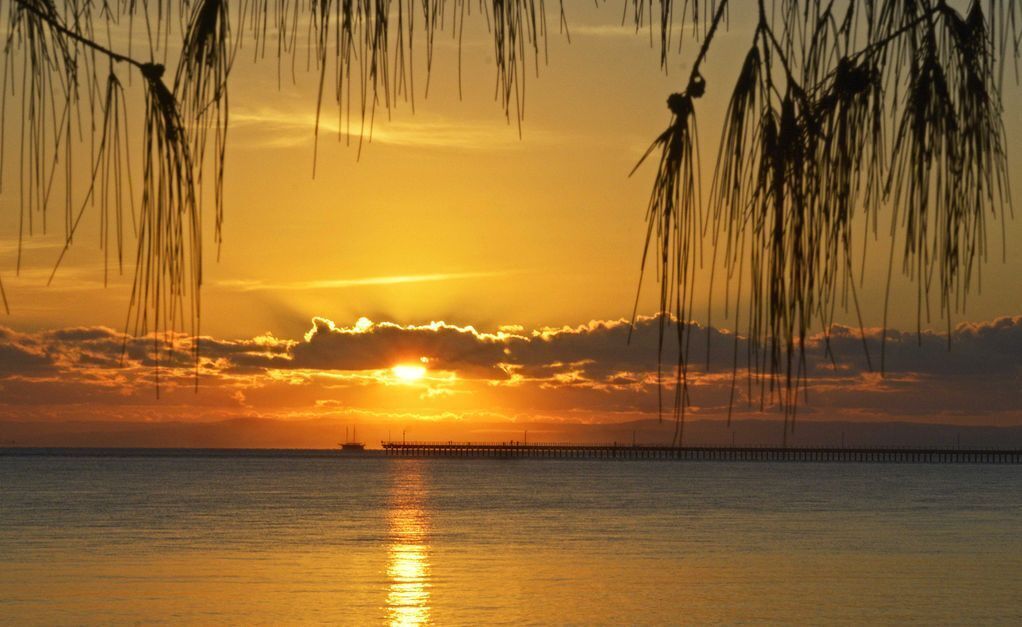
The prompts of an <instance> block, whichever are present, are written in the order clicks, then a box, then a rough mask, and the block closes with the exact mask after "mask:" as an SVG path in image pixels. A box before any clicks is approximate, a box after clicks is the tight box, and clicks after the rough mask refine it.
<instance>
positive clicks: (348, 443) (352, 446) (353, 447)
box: [341, 427, 366, 453]
mask: <svg viewBox="0 0 1022 627" xmlns="http://www.w3.org/2000/svg"><path fill="white" fill-rule="evenodd" d="M365 450H366V443H365V442H359V441H358V435H357V434H356V431H355V428H354V427H352V429H351V438H350V439H349V438H348V428H347V427H345V428H344V442H341V452H342V453H362V452H364V451H365Z"/></svg>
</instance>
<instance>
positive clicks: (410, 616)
mask: <svg viewBox="0 0 1022 627" xmlns="http://www.w3.org/2000/svg"><path fill="white" fill-rule="evenodd" d="M425 490H426V486H425V483H424V481H423V477H422V469H421V467H420V465H419V464H418V463H416V462H415V461H409V462H408V463H402V464H400V467H399V468H398V469H397V474H396V476H395V477H394V480H393V482H392V484H391V494H390V509H389V511H388V514H387V516H388V520H389V526H390V548H389V551H388V558H387V582H388V592H387V615H388V618H389V620H390V624H391V625H394V626H397V625H423V624H426V623H428V622H429V620H430V615H429V610H430V608H429V589H430V562H429V517H428V514H427V513H426V510H425V508H424V507H423V504H424V502H425V500H426V494H425Z"/></svg>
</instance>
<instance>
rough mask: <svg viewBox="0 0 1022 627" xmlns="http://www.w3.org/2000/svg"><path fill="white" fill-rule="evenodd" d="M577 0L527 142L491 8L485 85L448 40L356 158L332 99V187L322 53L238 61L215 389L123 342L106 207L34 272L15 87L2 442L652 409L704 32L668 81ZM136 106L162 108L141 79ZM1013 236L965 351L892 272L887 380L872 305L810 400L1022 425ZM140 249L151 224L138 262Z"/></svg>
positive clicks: (1018, 223) (819, 372)
mask: <svg viewBox="0 0 1022 627" xmlns="http://www.w3.org/2000/svg"><path fill="white" fill-rule="evenodd" d="M566 10H567V20H568V24H569V26H570V35H571V37H570V39H571V41H570V43H569V42H568V40H567V38H566V37H565V36H564V35H563V34H557V32H556V24H557V19H556V14H555V12H554V11H552V10H551V12H552V14H551V15H550V16H549V17H548V23H549V27H550V29H551V34H550V37H549V41H548V44H549V50H548V54H549V60H548V62H547V63H545V64H544V63H543V62H542V60H541V62H540V69H539V76H538V77H537V76H535V75H534V74H533V75H529V76H528V77H527V79H526V101H525V115H524V120H523V122H522V125H521V135H519V128H518V125H517V123H516V121H515V120H514V117H513V116H512V118H511V120H510V121H508V119H506V118H505V116H504V113H503V111H502V110H501V107H500V105H499V104H498V103H495V102H494V100H493V77H494V61H493V53H492V40H491V38H490V36H489V35H488V34H487V33H486V31H485V24H484V22H482V21H481V20H478V19H473V20H470V21H469V22H468V23H467V26H466V31H465V34H464V41H463V43H462V54H463V64H464V65H463V76H462V87H463V89H462V96H461V98H460V99H459V96H458V75H457V71H456V68H457V63H458V61H457V51H458V48H457V43H456V42H455V41H453V40H451V39H450V37H449V35H443V36H438V41H437V44H436V54H435V58H434V61H433V73H432V76H431V77H430V88H429V96H428V98H426V97H425V94H424V88H425V77H426V72H425V59H424V55H422V54H420V55H418V56H417V57H416V71H417V74H416V95H415V105H414V112H413V110H412V106H411V103H410V102H404V101H400V102H398V104H397V106H396V107H394V108H393V109H392V110H391V111H390V112H389V114H388V112H387V111H386V109H384V108H382V107H381V108H380V109H378V110H377V114H376V119H375V123H374V127H373V131H372V139H371V142H369V143H367V144H366V145H364V146H363V147H362V150H361V155H360V156H359V154H358V149H357V144H358V138H357V137H354V138H352V139H351V141H350V142H347V143H346V142H344V141H341V142H338V141H336V138H337V130H338V123H337V111H336V108H335V107H334V106H332V103H330V102H329V101H328V103H327V104H325V105H324V114H323V119H322V122H321V130H320V132H321V137H320V143H319V151H318V163H317V172H316V176H315V178H313V177H312V164H313V128H314V121H315V110H316V104H315V93H316V77H315V76H314V75H313V74H310V73H306V72H304V71H302V69H301V68H302V67H303V63H304V60H303V61H301V62H299V63H298V64H297V65H298V67H299V70H298V71H297V74H296V83H295V84H294V85H291V84H289V81H290V77H289V76H287V75H285V77H284V85H283V87H282V88H281V89H278V86H277V82H278V79H277V68H276V60H275V59H265V60H262V61H260V62H258V63H253V62H252V54H253V51H252V50H251V47H249V48H246V47H244V46H245V45H248V43H249V42H246V43H245V44H244V45H243V47H242V49H241V52H240V53H239V56H238V60H237V61H236V64H235V67H234V70H233V74H232V79H231V81H232V82H231V90H232V91H231V96H230V106H231V114H230V115H231V127H230V137H229V142H230V143H229V146H228V151H227V173H226V183H225V186H226V189H225V196H226V219H225V224H224V242H223V247H222V251H221V254H220V259H219V261H216V252H217V251H216V245H215V243H214V241H213V237H212V233H213V224H212V220H207V223H206V224H205V228H206V234H207V237H206V238H205V247H206V248H205V255H206V262H205V268H204V287H203V291H202V299H203V302H202V316H203V318H202V333H203V335H204V336H206V337H205V339H204V340H203V341H202V344H201V355H202V358H201V364H200V368H199V373H198V390H197V391H196V390H195V371H194V368H193V366H192V364H191V362H190V361H189V357H188V353H187V351H188V348H189V346H190V340H189V339H188V338H184V337H182V338H180V341H179V347H180V348H181V349H182V350H181V352H180V353H179V356H178V358H177V359H176V360H172V361H171V362H169V363H164V364H163V365H162V366H161V369H160V370H159V371H157V370H156V369H155V368H154V367H153V364H152V363H151V360H150V359H149V358H148V350H149V347H150V346H151V340H147V339H145V338H124V337H123V336H122V330H123V329H124V321H125V315H126V312H127V307H128V298H129V294H130V288H131V275H132V268H131V266H130V265H126V266H125V269H124V273H123V275H120V276H118V275H116V273H115V272H112V273H111V278H110V280H109V284H108V285H107V286H106V287H104V264H103V254H102V252H101V251H100V250H99V249H98V220H99V218H98V214H96V213H91V214H90V213H87V214H86V217H85V218H84V221H83V225H82V227H81V231H80V234H79V236H78V238H77V240H76V242H75V245H74V246H73V247H72V248H71V249H70V251H69V253H68V256H67V257H66V258H65V260H64V261H63V263H62V266H61V268H60V270H59V271H58V273H57V275H56V278H55V280H54V282H53V285H51V286H49V287H47V285H46V282H47V278H48V277H49V274H50V272H51V270H52V268H53V264H54V263H55V261H56V259H57V257H58V255H59V254H60V251H61V248H62V246H63V235H64V232H63V217H62V214H61V211H62V202H60V203H57V206H56V207H55V208H53V209H51V211H52V215H51V216H49V220H50V224H49V226H48V229H47V230H48V232H47V234H45V235H44V234H42V233H41V230H39V229H38V227H39V225H40V224H41V222H40V223H37V224H36V227H37V232H36V233H35V234H34V235H33V236H31V237H28V238H26V239H25V240H24V244H23V246H24V249H23V257H22V263H21V268H20V273H17V274H16V272H15V265H16V255H17V250H18V233H19V196H18V177H17V170H16V169H15V168H14V167H12V166H11V165H10V164H12V163H17V157H18V150H19V135H18V133H17V132H16V131H17V130H18V122H17V121H18V119H19V115H18V111H17V108H18V107H17V103H18V100H19V99H18V98H12V99H10V102H12V103H14V105H12V106H14V110H13V112H11V111H9V112H8V114H7V115H8V120H7V129H8V132H7V134H6V135H5V140H4V141H5V145H4V146H3V149H4V152H5V154H6V158H7V165H6V166H5V171H4V174H3V176H4V180H3V184H4V185H3V193H2V194H0V277H2V278H3V281H4V286H5V288H6V293H7V298H8V300H9V303H10V309H11V312H10V315H6V316H3V317H0V444H2V443H3V441H5V440H12V439H14V437H13V436H7V437H5V432H4V422H5V421H6V422H11V423H13V422H17V423H33V424H38V425H51V426H52V425H54V424H58V423H67V422H92V421H104V422H124V423H139V422H155V421H182V422H189V421H195V422H211V421H219V420H228V419H235V418H272V419H279V420H284V421H300V420H328V421H333V423H335V424H336V426H337V429H338V433H340V432H341V431H343V428H344V426H345V425H352V424H358V425H361V427H360V428H362V429H364V430H365V431H366V432H369V433H373V434H382V433H383V432H384V431H385V430H386V431H393V432H394V433H396V432H398V431H401V430H404V429H407V430H409V432H410V433H411V434H414V433H415V429H416V425H417V424H420V423H422V422H424V421H425V422H430V423H433V424H435V423H436V422H437V421H440V422H441V423H443V424H444V425H445V427H444V428H445V429H447V430H448V431H449V432H450V437H452V438H472V439H478V437H476V436H477V435H478V434H475V433H474V432H473V425H474V424H487V425H491V424H494V423H497V424H499V423H504V422H506V423H509V424H513V423H531V422H553V423H558V422H563V423H576V422H578V423H605V422H625V421H634V420H644V419H651V418H656V417H657V388H656V370H657V353H656V340H657V324H656V319H655V318H654V317H653V316H654V315H655V313H656V308H657V302H656V290H655V288H654V284H653V283H652V281H651V277H649V276H648V277H647V283H646V285H645V289H644V292H643V295H642V298H641V300H640V306H639V312H640V314H642V316H641V317H640V319H639V321H638V325H637V328H636V331H635V334H634V336H633V338H632V341H631V343H628V342H627V334H628V325H627V319H628V318H629V317H630V315H631V310H632V304H633V299H634V297H635V290H636V287H637V284H638V278H639V261H640V256H641V252H642V245H643V238H644V236H645V225H644V221H643V220H644V214H645V209H646V204H647V199H648V195H649V191H650V187H651V184H652V177H653V174H654V169H653V167H652V166H648V165H647V166H646V167H644V168H641V169H640V170H639V171H638V172H637V173H636V174H635V175H633V176H632V177H629V176H628V173H629V172H630V171H631V169H632V167H633V166H634V165H635V163H636V162H637V161H638V159H639V157H640V156H641V155H642V153H643V152H644V151H645V149H646V147H647V146H648V144H649V142H650V141H651V140H652V139H653V138H654V137H655V136H656V135H657V134H658V133H659V132H660V131H661V130H663V128H664V126H665V125H666V124H667V122H668V120H669V114H668V111H667V110H666V108H665V106H664V101H665V98H666V96H667V95H668V94H670V93H671V92H672V91H677V90H679V89H680V88H681V87H682V85H681V82H682V81H683V80H684V79H683V78H682V77H687V67H688V66H687V63H688V62H689V61H690V60H691V58H692V55H693V54H694V47H693V46H692V40H691V39H689V38H686V39H685V42H684V45H683V47H682V50H681V52H674V53H672V54H671V55H670V56H669V67H668V72H667V73H666V74H665V72H664V71H663V69H661V68H660V66H659V54H660V53H659V50H658V49H657V47H656V46H655V45H651V44H650V39H649V35H648V33H646V32H643V33H640V34H636V33H635V30H634V27H633V26H632V25H630V24H626V25H624V26H622V24H621V12H620V7H619V6H617V5H609V6H608V5H603V6H597V7H594V6H593V4H592V3H571V6H569V7H566ZM731 17H732V19H731V21H730V24H729V25H728V31H727V32H726V33H723V34H722V35H720V36H719V38H718V39H717V40H716V41H715V42H714V46H713V48H712V50H711V53H710V56H709V58H708V61H707V64H706V66H705V69H704V74H705V76H706V78H707V83H708V89H707V94H706V97H705V98H703V99H702V101H700V102H699V104H698V107H697V109H696V112H697V113H696V115H697V119H698V123H699V129H700V142H701V143H700V146H701V155H702V173H703V176H704V178H705V180H706V181H707V183H706V185H705V187H706V188H707V189H708V186H709V185H708V181H709V177H710V176H711V174H712V170H713V164H714V156H715V151H716V147H717V143H718V141H719V136H720V121H721V115H722V112H723V111H724V109H725V107H726V105H727V98H728V96H729V95H730V91H731V87H732V85H733V84H734V81H735V77H736V73H737V70H738V67H739V65H740V62H741V59H742V58H743V56H744V54H745V51H746V50H747V47H748V46H747V39H748V33H749V30H750V27H751V26H750V24H747V23H745V21H743V17H744V16H741V15H732V16H731ZM286 74H287V73H286ZM1009 74H1010V72H1009ZM134 89H135V90H136V91H137V90H138V85H136V86H135V87H134ZM1004 89H1005V93H1004V101H1005V120H1004V121H1005V124H1006V133H1007V137H1008V148H1009V155H1008V158H1009V167H1010V168H1011V184H1012V186H1013V187H1014V188H1015V189H1016V190H1018V189H1022V151H1020V150H1019V149H1018V146H1019V145H1022V144H1020V142H1019V139H1020V138H1022V113H1020V111H1022V88H1020V87H1019V86H1018V85H1017V84H1016V83H1015V82H1014V81H1013V80H1012V79H1010V78H1009V79H1008V80H1006V81H1005V88H1004ZM130 104H131V105H132V106H133V107H134V109H133V111H135V112H136V113H140V110H141V98H137V99H136V100H135V101H133V102H132V103H130ZM367 140H368V138H367ZM86 150H87V148H83V154H87V152H85V151H86ZM86 174H87V173H85V172H83V173H82V176H83V180H84V178H85V177H86ZM705 191H707V190H706V189H704V192H705ZM207 217H208V216H207ZM1002 226H1003V228H1004V229H1005V233H1006V241H1007V251H1006V256H1005V257H1004V258H1003V259H1002V249H1001V243H1000V242H1001V229H1002ZM989 228H990V234H991V247H990V248H991V256H990V259H989V260H988V261H987V263H985V265H984V266H983V268H982V290H981V291H974V292H973V294H972V296H971V298H970V300H969V302H968V304H967V308H966V309H965V311H964V312H960V313H958V314H956V315H955V317H954V318H953V319H952V320H951V326H952V328H953V329H954V331H953V333H952V337H951V347H952V348H951V350H950V352H949V351H948V338H947V336H946V332H945V329H946V328H947V321H945V320H942V319H940V317H939V308H938V307H937V306H936V305H934V307H933V309H932V316H931V317H930V319H929V320H926V319H925V317H924V320H923V327H924V329H928V330H926V331H924V333H923V334H922V335H921V336H917V335H916V332H915V330H916V296H915V287H914V286H913V285H912V284H911V283H910V282H909V281H908V280H906V279H904V278H900V279H896V280H895V283H894V288H893V292H892V293H893V295H894V296H893V302H892V307H891V315H890V319H889V324H890V326H891V327H892V328H893V329H895V331H894V333H893V336H892V339H891V340H889V346H888V349H887V350H888V363H887V365H888V368H887V373H886V376H883V377H882V376H881V375H880V374H879V373H877V372H872V371H870V369H869V368H868V367H867V364H866V360H865V358H864V355H863V350H862V340H861V338H860V337H859V335H858V328H857V323H856V321H855V317H854V315H852V314H850V313H845V314H841V315H839V316H838V318H839V321H840V322H841V323H842V324H844V325H848V326H847V328H846V327H839V328H837V329H836V330H835V332H834V339H833V345H834V347H835V353H836V357H835V359H834V361H833V362H832V361H831V359H830V358H829V357H827V356H825V355H824V352H823V348H822V342H821V340H820V337H819V336H818V335H814V337H813V339H812V340H811V341H810V345H809V347H808V353H809V357H810V363H811V366H810V370H809V372H808V374H807V380H808V388H809V402H808V405H806V406H805V407H804V408H802V409H800V416H802V417H803V419H805V420H852V421H864V422H867V421H868V422H877V421H911V422H933V423H952V424H959V425H999V426H1020V425H1022V278H1020V277H1022V219H1018V218H1016V219H1014V220H1009V221H1008V223H1007V225H1002V224H1001V223H1000V222H991V224H990V225H989ZM859 235H860V236H861V229H860V231H859ZM885 235H886V232H885V229H883V228H882V229H881V232H880V234H879V236H878V240H877V241H876V242H874V243H873V244H872V246H873V248H872V249H871V250H872V251H873V253H871V255H870V257H869V262H868V263H867V266H866V270H865V273H864V281H863V284H862V287H861V291H860V293H859V296H860V299H861V302H862V303H863V310H864V311H863V314H864V318H865V319H864V323H865V325H866V327H868V329H867V343H868V344H869V346H870V347H871V351H872V352H873V354H876V352H878V351H879V336H880V330H879V327H880V325H881V322H882V315H883V298H884V282H885V278H886V271H887V258H888V255H887V250H888V248H887V246H888V245H889V243H888V239H887V238H886V237H885ZM133 255H134V241H132V240H129V243H128V244H127V248H126V259H131V258H133ZM707 266H708V264H707ZM114 267H115V266H111V268H112V269H113V268H114ZM708 273H709V269H708V267H707V268H706V269H705V271H704V272H703V273H702V274H701V275H700V278H699V280H700V281H707V280H708ZM700 294H703V295H704V294H705V292H701V291H698V290H697V296H698V295H700ZM721 300H722V299H718V300H717V301H716V302H715V304H714V308H713V316H712V325H713V328H711V329H710V330H709V331H707V330H706V328H705V327H702V328H700V329H699V331H698V333H697V334H696V340H694V344H693V345H694V346H695V347H697V348H696V349H695V350H694V354H693V356H692V357H691V363H693V364H697V367H696V370H697V371H696V373H695V374H694V375H693V397H692V416H693V417H695V418H723V417H724V416H726V414H727V407H728V399H729V398H730V395H731V364H732V359H731V355H732V351H733V337H734V336H733V333H732V332H731V330H729V329H730V327H729V324H728V320H727V319H725V318H724V310H723V307H722V305H721V302H720V301H721ZM706 310H707V303H706V301H705V300H704V301H703V302H701V303H700V302H697V303H696V305H695V311H697V312H703V313H702V314H701V315H700V317H699V318H700V319H699V320H698V321H699V322H701V323H702V324H705V322H706V321H705V315H706ZM819 331H820V329H816V330H815V332H816V333H818V332H819ZM707 333H709V334H710V335H711V336H712V337H711V339H712V340H713V341H712V342H711V343H710V346H711V355H710V356H709V357H710V359H709V364H710V366H709V369H708V370H707V368H706V362H707V356H706V355H705V351H706V349H705V347H706V342H705V338H706V335H707ZM125 341H126V342H127V350H126V351H124V353H123V359H122V347H123V346H124V345H125V344H124V343H125ZM740 350H741V351H742V352H741V353H740V354H744V351H743V349H740ZM668 353H670V351H668ZM665 359H666V360H668V361H669V360H671V359H673V357H672V356H671V355H670V354H668V355H667V356H666V357H665ZM157 372H158V373H159V377H160V384H159V389H160V398H158V399H157V394H156V382H155V378H156V376H157ZM736 393H737V398H738V399H739V403H738V405H737V407H738V411H737V415H738V416H740V417H758V418H778V419H779V418H780V414H779V413H778V412H777V411H776V410H775V409H771V408H770V407H766V408H765V409H763V410H761V409H760V404H759V400H760V397H759V391H758V390H752V396H751V398H750V395H749V390H748V388H747V387H746V381H745V378H744V377H741V376H740V377H739V385H738V388H737V392H736ZM750 400H751V401H752V406H751V407H750V406H749V405H748V404H747V403H746V401H750ZM768 400H769V399H768ZM767 405H770V403H769V402H768V403H767ZM275 428H279V429H286V428H287V427H286V425H285V426H283V427H279V426H278V427H275ZM19 429H21V427H19ZM40 429H42V427H40ZM23 432H24V430H23V429H22V430H21V431H18V433H19V434H20V433H23ZM422 432H425V429H422V430H420V433H422ZM429 433H430V434H431V435H434V434H436V433H437V429H436V428H433V427H431V428H430V431H429ZM19 437H20V436H19ZM336 437H340V436H339V435H338V436H336ZM282 441H283V439H282ZM96 443H98V444H102V443H103V441H102V439H101V438H98V437H97V440H96ZM333 443H334V441H324V442H322V446H324V447H328V446H331V445H332V444H333ZM199 444H202V443H201V442H200V443H199Z"/></svg>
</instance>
